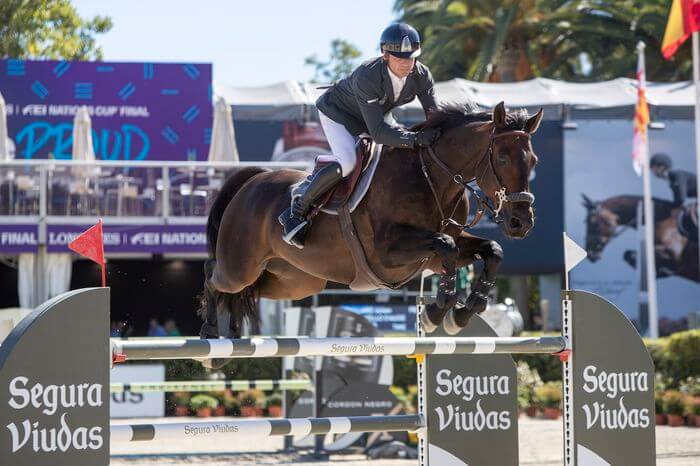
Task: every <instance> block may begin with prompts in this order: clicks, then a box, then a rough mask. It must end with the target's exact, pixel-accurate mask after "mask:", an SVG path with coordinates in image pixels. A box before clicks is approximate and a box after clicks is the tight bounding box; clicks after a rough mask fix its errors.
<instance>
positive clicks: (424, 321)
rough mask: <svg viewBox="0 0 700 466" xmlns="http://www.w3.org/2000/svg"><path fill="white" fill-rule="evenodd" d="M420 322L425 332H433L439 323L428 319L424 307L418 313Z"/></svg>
mask: <svg viewBox="0 0 700 466" xmlns="http://www.w3.org/2000/svg"><path fill="white" fill-rule="evenodd" d="M420 324H421V328H422V329H423V331H424V332H427V333H433V332H434V331H435V330H437V328H438V325H439V324H438V325H436V324H434V323H432V322H431V321H430V318H429V317H428V313H427V312H426V311H425V309H424V310H423V312H421V313H420Z"/></svg>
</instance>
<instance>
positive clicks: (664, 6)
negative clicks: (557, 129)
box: [394, 0, 691, 81]
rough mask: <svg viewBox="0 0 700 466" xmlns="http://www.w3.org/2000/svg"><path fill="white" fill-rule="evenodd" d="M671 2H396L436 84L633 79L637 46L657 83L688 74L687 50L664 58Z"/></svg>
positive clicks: (564, 0)
mask: <svg viewBox="0 0 700 466" xmlns="http://www.w3.org/2000/svg"><path fill="white" fill-rule="evenodd" d="M669 6H670V4H669V3H668V0H520V1H518V0H490V1H487V0H396V1H395V4H394V8H395V10H396V11H397V12H398V13H399V15H400V17H401V19H402V20H403V21H407V22H409V23H411V24H413V25H414V26H416V28H417V29H418V30H419V31H420V32H421V33H422V35H423V36H424V42H425V43H426V48H425V50H426V52H425V54H424V57H423V60H424V61H425V62H426V63H427V64H428V65H429V66H430V67H431V70H432V71H433V74H434V75H435V77H436V79H439V80H445V79H451V78H454V77H464V78H467V79H472V80H477V81H516V80H523V79H528V78H532V77H537V76H542V77H549V78H555V79H566V80H570V81H591V80H601V79H611V78H615V77H619V76H624V75H633V73H634V69H635V64H636V61H635V60H636V57H635V53H634V51H635V48H636V44H637V42H638V41H639V40H643V41H645V42H646V44H647V46H648V47H647V67H648V68H647V74H648V76H649V78H650V79H652V80H677V79H681V78H688V77H689V76H690V68H691V62H690V56H689V55H690V52H689V47H685V50H681V51H679V53H678V55H679V56H678V57H677V58H676V59H674V61H671V62H669V61H666V60H664V59H663V57H662V56H661V52H660V48H661V39H662V37H663V31H664V28H665V25H666V20H667V16H668V9H669Z"/></svg>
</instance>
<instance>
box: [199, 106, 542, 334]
mask: <svg viewBox="0 0 700 466" xmlns="http://www.w3.org/2000/svg"><path fill="white" fill-rule="evenodd" d="M542 116H543V111H542V109H540V110H539V111H538V112H537V113H536V114H535V115H532V116H530V115H529V114H528V113H527V112H526V111H525V110H520V111H517V112H507V111H506V109H505V105H504V103H503V102H501V103H500V104H498V105H497V106H496V107H495V108H494V109H493V111H492V112H476V111H472V110H470V109H469V108H467V107H462V106H455V105H452V106H446V107H441V108H440V109H438V110H436V111H434V112H431V115H429V117H428V118H427V119H426V121H424V122H422V123H420V124H419V125H417V126H415V127H413V128H412V130H414V131H418V130H421V129H425V128H440V129H441V134H442V136H441V137H440V138H439V139H438V141H437V142H436V144H434V145H433V147H431V148H429V149H428V150H419V149H409V148H398V147H384V150H383V153H382V155H381V158H380V160H379V162H378V165H377V167H376V170H375V175H374V181H373V182H372V184H371V186H370V188H369V190H368V191H367V193H366V194H365V197H364V199H363V200H362V202H361V203H360V204H359V205H358V206H357V208H356V209H355V210H354V212H353V213H352V223H353V224H354V226H355V228H356V232H357V238H358V239H359V241H360V243H361V245H362V248H363V249H364V252H365V257H366V262H367V264H368V265H369V267H370V268H371V270H372V271H373V272H374V273H375V275H376V276H377V277H380V278H381V280H382V281H383V283H385V284H386V286H387V287H390V288H396V287H399V286H401V285H403V284H404V283H406V282H408V281H409V280H410V279H412V278H414V277H416V276H418V275H420V274H421V273H422V272H423V271H424V270H426V269H427V270H430V271H434V272H437V273H440V275H441V279H440V285H439V288H438V295H437V302H436V303H433V304H432V305H431V306H429V307H428V309H427V311H426V313H424V314H425V315H426V319H427V320H425V321H424V323H425V324H427V325H429V326H430V325H432V326H438V325H441V324H442V323H443V320H445V321H448V319H447V318H448V317H449V322H450V323H451V327H450V329H451V333H455V332H456V331H458V330H459V328H462V327H464V326H465V325H466V324H467V322H468V320H469V318H470V317H471V315H473V314H474V313H478V312H482V311H483V310H484V309H485V307H486V304H487V296H488V293H489V291H490V290H491V288H492V287H493V286H494V280H495V278H496V273H497V271H498V268H499V266H500V263H501V261H502V259H503V251H502V249H501V247H500V245H499V244H498V243H496V242H495V241H491V240H488V239H485V238H480V237H477V236H474V235H471V234H469V233H467V232H466V231H464V230H465V228H464V227H465V225H463V223H464V222H465V221H466V219H467V215H468V213H467V209H466V208H464V207H466V206H465V204H466V203H467V202H468V201H465V200H463V199H464V194H465V193H466V188H468V187H469V185H468V183H469V182H471V181H472V180H475V181H476V183H477V185H478V186H479V188H480V190H481V191H482V192H483V194H484V195H485V197H486V198H485V199H483V202H484V203H485V204H486V206H487V207H488V208H489V209H490V210H491V211H492V213H493V214H494V215H495V217H496V219H497V220H499V221H500V226H501V229H502V231H503V232H504V233H505V234H506V235H507V236H508V237H510V238H516V239H519V238H524V237H525V236H526V235H527V234H528V233H529V231H530V230H531V228H532V227H533V225H534V210H533V207H532V203H533V202H534V196H533V195H532V194H531V193H530V191H529V189H530V187H529V179H530V172H531V171H532V169H533V168H534V167H535V165H536V163H537V155H536V154H535V152H534V149H533V147H532V143H531V135H532V134H534V133H535V132H536V131H537V129H538V127H539V125H540V122H541V120H542ZM306 176H308V173H305V172H303V171H298V170H290V169H287V170H277V171H269V170H265V169H263V168H259V167H253V168H245V169H242V170H239V171H237V172H234V173H233V174H232V175H231V176H230V177H229V178H228V179H227V180H226V182H225V183H224V184H223V186H222V188H221V190H220V192H219V194H218V195H217V196H216V198H215V199H214V201H213V203H212V206H211V210H210V213H209V217H208V220H207V228H206V231H207V244H208V248H209V256H210V259H209V260H207V261H206V262H205V267H204V268H205V271H204V273H205V282H204V292H203V294H202V299H201V307H200V309H199V310H198V312H199V314H200V316H201V317H202V318H203V320H204V324H203V325H202V330H201V332H200V336H201V337H202V338H217V337H232V336H233V337H239V336H240V334H241V331H242V326H243V323H244V321H246V320H247V321H249V322H253V323H255V322H257V321H259V317H258V314H257V306H256V300H257V298H259V297H264V298H269V299H286V300H299V299H303V298H306V297H309V296H311V295H314V294H316V293H319V292H321V291H322V290H323V289H324V288H325V287H326V283H327V282H328V281H333V282H337V283H341V284H346V285H347V284H351V283H352V282H353V280H354V278H355V276H356V267H355V263H354V260H353V257H352V254H351V250H350V248H349V246H348V244H347V243H346V241H345V240H344V237H343V232H342V231H341V226H340V224H339V222H338V219H336V218H335V217H334V216H332V215H326V214H319V215H317V216H316V217H315V218H314V221H313V226H312V227H311V229H310V231H309V232H308V234H307V236H306V246H305V247H304V248H303V249H298V248H296V247H294V246H290V245H288V244H287V243H285V242H284V241H283V240H282V230H281V226H280V225H279V223H278V221H277V217H278V215H279V213H280V212H282V211H283V210H284V209H285V208H287V207H288V206H289V204H290V199H291V198H290V188H291V186H292V185H295V184H296V183H299V182H300V181H301V180H303V179H304V178H305V177H306ZM469 188H470V187H469ZM458 206H459V207H460V208H458ZM446 213H447V214H446ZM450 213H451V214H452V215H450ZM476 260H482V261H483V265H484V266H483V270H482V272H481V274H480V275H479V277H478V279H477V280H476V281H475V283H474V286H473V287H472V290H473V291H472V292H471V293H470V295H469V296H468V298H467V300H466V302H464V303H457V299H456V298H455V295H456V293H455V290H454V286H455V274H456V269H457V268H458V267H463V266H466V265H469V264H472V263H473V262H475V261H476ZM456 304H459V305H458V306H455V305H456ZM453 308H455V309H453ZM444 328H446V329H447V325H445V326H444Z"/></svg>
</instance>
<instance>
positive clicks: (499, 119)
mask: <svg viewBox="0 0 700 466" xmlns="http://www.w3.org/2000/svg"><path fill="white" fill-rule="evenodd" d="M493 123H494V124H495V125H496V128H503V127H505V126H506V104H504V103H503V101H501V102H499V104H498V105H496V108H494V109H493Z"/></svg>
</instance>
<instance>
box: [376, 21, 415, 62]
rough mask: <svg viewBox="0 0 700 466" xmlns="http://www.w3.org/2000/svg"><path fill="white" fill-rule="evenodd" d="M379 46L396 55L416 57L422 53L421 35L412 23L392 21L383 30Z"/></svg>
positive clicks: (382, 49)
mask: <svg viewBox="0 0 700 466" xmlns="http://www.w3.org/2000/svg"><path fill="white" fill-rule="evenodd" d="M379 47H380V49H381V51H382V53H384V52H389V53H390V54H392V55H393V56H395V57H399V58H415V57H417V56H418V55H420V53H421V49H420V35H418V31H416V30H415V29H414V28H413V26H411V25H410V24H406V23H392V24H390V25H389V26H388V27H387V28H386V29H384V32H382V38H381V39H380V40H379Z"/></svg>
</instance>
